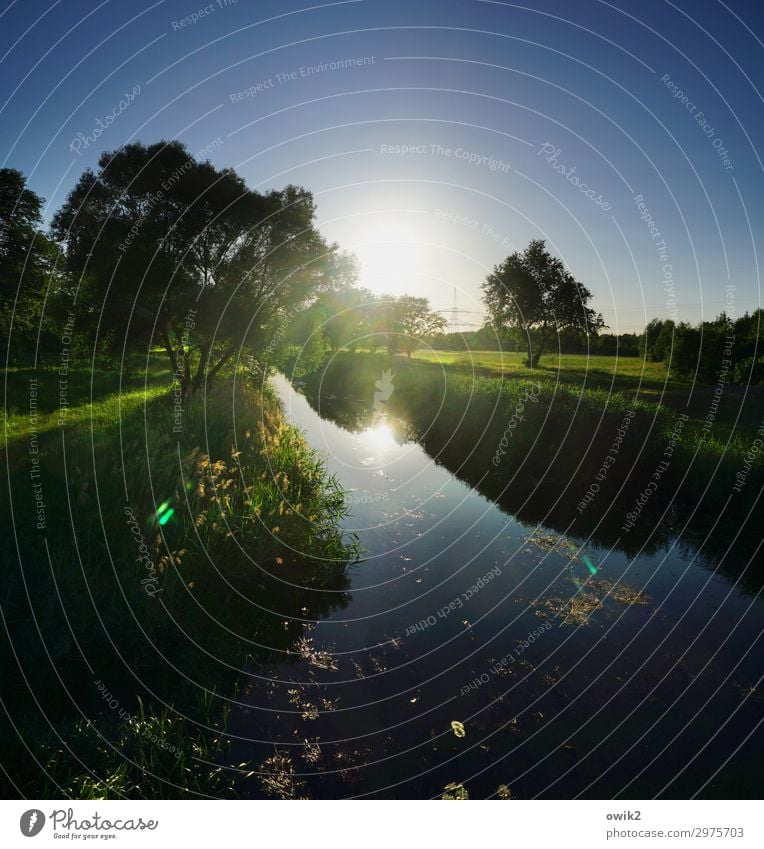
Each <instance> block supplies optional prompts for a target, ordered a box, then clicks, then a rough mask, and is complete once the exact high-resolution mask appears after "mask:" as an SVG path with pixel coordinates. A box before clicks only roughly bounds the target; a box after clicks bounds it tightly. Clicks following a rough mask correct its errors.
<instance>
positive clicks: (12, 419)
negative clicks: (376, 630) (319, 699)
mask: <svg viewBox="0 0 764 849" xmlns="http://www.w3.org/2000/svg"><path fill="white" fill-rule="evenodd" d="M72 374H73V373H72V372H71V371H70V383H69V386H68V388H69V390H70V394H69V398H68V400H69V403H70V405H71V409H70V411H69V414H68V416H67V419H66V425H65V427H63V428H59V427H58V422H57V417H58V410H57V406H58V394H57V393H58V375H57V373H56V372H55V371H54V370H45V369H41V370H38V371H37V372H36V373H30V370H28V369H20V370H17V371H14V372H10V373H9V374H8V375H7V387H8V390H9V391H8V395H7V397H8V398H9V399H11V403H10V406H9V409H7V410H6V428H7V431H6V442H5V461H6V470H5V471H6V477H7V480H8V483H9V486H8V487H7V488H5V490H4V494H3V496H1V497H2V498H3V503H2V504H1V505H0V509H2V517H3V518H2V523H3V527H2V530H3V534H2V541H1V542H0V552H1V553H2V556H3V563H4V565H5V571H4V576H3V582H2V584H0V604H1V605H2V610H3V615H4V620H3V621H4V627H5V630H6V637H7V639H5V640H3V644H2V647H0V655H2V657H0V660H2V662H3V668H4V670H5V671H6V674H5V676H4V686H3V691H2V694H1V696H0V699H1V700H2V709H1V710H0V733H2V735H3V740H4V746H3V756H2V767H3V771H4V776H3V779H0V783H1V784H3V789H5V790H6V794H7V795H10V796H19V795H24V796H30V797H37V798H45V797H56V796H61V795H62V794H63V795H68V796H71V797H74V798H107V797H108V798H120V797H134V796H136V797H137V796H145V797H147V798H177V797H184V796H189V795H191V796H193V795H212V796H221V795H228V796H232V795H236V794H237V793H238V792H239V789H238V788H239V785H240V783H241V782H242V781H243V782H246V781H247V769H246V768H245V766H244V765H242V766H241V767H238V766H236V765H231V764H229V763H227V761H226V758H227V757H228V754H227V743H226V735H225V724H226V716H227V712H228V709H229V707H230V704H231V700H232V699H233V698H235V694H236V687H237V681H238V678H239V676H240V675H241V674H242V672H243V670H245V669H246V668H247V666H248V665H250V664H251V663H253V662H256V661H258V660H262V659H264V658H266V657H273V656H278V657H280V658H282V659H286V660H288V659H289V658H290V657H292V658H295V659H296V658H298V657H299V648H298V641H299V639H300V638H301V637H302V636H303V630H302V627H301V620H302V619H303V618H304V616H305V615H306V614H305V613H304V612H303V611H310V613H309V615H310V616H316V617H318V616H321V615H324V614H326V613H327V612H328V611H329V610H331V609H332V607H334V606H336V605H340V604H343V603H345V601H346V596H345V595H344V593H345V590H346V588H347V577H346V575H345V568H346V564H347V563H348V562H349V561H350V560H352V559H353V558H354V557H355V554H356V550H355V547H354V544H353V541H352V540H348V539H346V538H345V537H344V536H343V534H342V533H341V532H340V531H339V530H338V522H339V520H340V518H341V517H342V516H343V515H344V512H345V509H346V507H345V494H344V493H343V492H342V490H341V489H340V487H339V486H338V484H337V482H336V481H335V480H334V479H333V478H331V477H330V476H329V475H327V473H326V469H325V467H324V465H323V462H322V461H321V460H320V459H319V458H318V456H317V455H316V454H315V453H314V452H312V451H311V450H310V449H309V448H308V446H307V445H306V443H305V442H304V440H303V438H302V436H301V435H300V433H299V432H298V431H296V430H295V429H294V428H292V427H290V426H288V425H287V424H285V422H284V420H283V411H282V409H281V406H280V403H279V402H278V400H277V399H276V397H275V396H274V395H273V394H272V393H271V392H270V391H269V390H268V389H267V388H266V389H260V388H257V387H255V386H253V385H249V384H247V383H246V382H245V381H243V380H242V379H237V380H233V379H221V380H219V381H218V382H216V383H214V384H213V385H212V386H211V387H210V389H209V390H208V391H207V392H205V393H203V394H202V393H200V394H198V395H196V396H194V397H193V398H191V399H187V400H186V401H184V402H183V411H182V418H181V427H180V429H179V430H176V427H177V421H178V420H177V419H176V415H175V410H174V407H173V396H172V394H171V393H170V391H169V383H168V380H167V378H168V375H167V373H166V371H163V370H162V368H161V367H160V366H159V365H158V364H157V368H156V369H155V370H152V371H151V372H150V374H149V377H148V387H147V388H146V389H142V388H138V386H140V384H141V383H142V381H141V380H138V379H133V380H130V381H126V382H123V383H122V391H120V380H119V375H118V374H114V373H112V374H109V375H107V376H106V377H105V376H104V374H103V373H99V374H97V375H96V378H95V381H94V382H93V386H97V392H95V391H93V400H92V401H91V391H92V390H91V385H90V382H89V381H87V380H86V379H85V376H84V373H81V377H82V379H79V378H74V379H72ZM35 377H36V378H37V386H38V398H37V402H38V416H37V421H36V422H35V423H34V426H33V427H31V428H30V422H29V411H28V404H29V380H30V378H35ZM136 384H137V385H136ZM96 396H97V397H96ZM75 401H77V402H79V403H77V404H75V403H74V402H75ZM33 471H34V472H36V477H31V475H30V473H31V472H33ZM35 487H37V489H36V488H35ZM38 492H39V493H40V494H41V495H40V498H39V499H38V498H37V493H38ZM6 502H7V503H6ZM40 502H42V504H43V507H42V512H40V511H39V509H38V508H39V505H40ZM41 518H42V523H41V522H40V519H41ZM41 525H42V526H41ZM271 611H273V612H271ZM285 621H286V622H287V626H286V627H285V625H284V622H285ZM104 693H108V696H109V698H108V699H106V698H104ZM2 774H3V773H0V775H2Z"/></svg>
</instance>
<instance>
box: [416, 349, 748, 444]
mask: <svg viewBox="0 0 764 849" xmlns="http://www.w3.org/2000/svg"><path fill="white" fill-rule="evenodd" d="M525 357H526V355H525V354H523V353H520V352H514V351H512V352H502V351H437V350H432V349H424V348H423V349H420V350H418V351H416V352H415V353H414V355H413V357H412V359H413V360H415V361H418V362H422V363H429V364H435V365H440V366H444V367H448V368H449V369H450V370H452V371H453V372H461V373H463V374H470V375H471V374H474V375H476V376H484V377H507V378H513V379H521V380H522V379H525V380H531V379H532V380H540V381H542V382H544V383H550V384H557V385H560V386H561V387H564V388H566V389H571V388H572V389H573V390H574V391H576V392H580V391H585V390H602V391H604V392H605V393H607V394H608V396H609V395H611V394H622V395H624V396H625V397H627V398H630V399H634V400H635V401H637V402H647V403H651V404H653V405H654V406H655V408H656V409H657V410H668V411H676V412H687V413H688V415H689V416H690V419H691V421H690V424H689V428H688V429H689V431H695V432H696V433H697V432H698V431H700V430H701V429H702V427H703V424H704V422H705V419H706V416H707V414H708V411H709V406H710V402H711V400H712V392H713V388H712V387H708V386H703V385H699V384H695V385H693V384H692V383H691V382H690V381H689V380H685V379H680V378H677V377H676V375H674V374H673V373H670V372H669V364H668V363H667V362H649V361H647V360H643V359H641V358H639V357H606V356H587V355H584V354H565V355H560V354H547V355H546V356H544V357H542V359H541V362H540V364H539V367H538V368H537V369H528V368H525V367H524V366H523V364H522V361H523V359H525ZM743 394H744V393H743V389H742V387H737V386H727V387H726V390H725V394H724V396H723V397H722V399H721V404H720V407H719V410H718V411H717V412H716V415H715V420H714V424H715V427H714V437H715V439H716V440H717V441H718V442H719V443H720V444H722V443H725V442H726V441H727V440H728V439H732V440H733V441H735V440H737V441H741V442H746V441H748V442H750V437H752V436H753V435H754V434H755V431H756V430H757V428H758V427H759V425H760V424H761V422H762V419H763V418H764V391H762V388H761V387H751V388H750V389H749V390H748V394H747V397H746V398H745V399H743Z"/></svg>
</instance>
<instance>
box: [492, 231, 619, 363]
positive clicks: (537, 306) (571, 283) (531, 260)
mask: <svg viewBox="0 0 764 849" xmlns="http://www.w3.org/2000/svg"><path fill="white" fill-rule="evenodd" d="M591 299H592V293H591V292H590V291H589V290H588V289H587V288H586V287H585V286H584V285H583V284H582V283H579V281H578V280H576V279H575V278H574V277H573V275H572V274H570V272H568V271H567V270H566V269H565V266H564V265H563V263H562V261H561V260H559V259H557V257H554V256H552V255H551V254H550V253H549V251H547V249H546V246H545V244H544V242H543V241H542V240H540V239H534V240H533V241H531V242H530V243H529V245H528V247H527V248H526V249H525V250H524V251H522V253H520V252H517V251H516V252H515V253H513V254H511V255H510V256H508V257H507V258H506V259H505V260H504V262H503V263H501V264H500V265H497V266H496V267H495V268H494V270H493V272H492V273H491V274H489V275H488V277H486V279H485V281H484V282H483V300H484V301H485V305H486V308H487V310H488V314H489V315H490V317H491V320H492V321H493V323H494V324H495V325H496V326H497V327H515V328H517V329H518V330H520V331H522V333H523V335H524V337H525V338H526V341H527V347H528V360H527V365H528V367H529V368H535V367H536V366H537V365H538V361H539V358H540V357H541V355H542V354H543V353H544V351H545V350H546V348H547V346H548V344H549V342H550V340H551V339H552V338H553V337H554V336H555V335H556V334H559V333H563V332H566V331H578V332H581V333H586V334H591V335H596V334H597V333H598V332H599V330H600V329H602V328H603V327H604V326H605V322H604V321H603V319H602V316H601V315H600V314H599V313H597V312H595V311H594V310H593V309H592V308H591V307H590V306H589V302H590V301H591Z"/></svg>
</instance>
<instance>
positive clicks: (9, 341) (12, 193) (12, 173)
mask: <svg viewBox="0 0 764 849" xmlns="http://www.w3.org/2000/svg"><path fill="white" fill-rule="evenodd" d="M42 204H43V201H42V198H40V197H38V196H37V195H36V194H35V193H34V192H33V191H31V190H30V189H28V188H27V185H26V180H25V179H24V176H23V175H22V174H21V173H20V172H19V171H16V170H15V169H13V168H0V327H2V330H1V331H0V333H1V334H2V335H3V337H4V338H3V339H2V342H3V349H4V352H6V351H7V353H8V355H9V357H10V359H11V360H13V361H17V360H19V359H22V358H26V359H29V360H31V359H34V356H35V351H36V350H37V346H38V340H39V341H41V342H42V343H43V344H44V343H45V342H46V341H47V342H50V338H47V339H46V336H47V337H50V336H51V335H52V330H51V327H50V322H49V321H48V320H47V319H46V318H45V317H44V315H43V309H44V305H45V300H46V293H47V291H48V288H49V285H50V284H51V283H52V284H53V287H52V288H53V289H54V290H56V289H57V287H58V284H59V281H58V276H57V274H56V262H57V260H58V253H59V252H58V248H57V246H56V245H55V244H54V243H53V242H51V241H50V240H49V239H48V238H47V236H45V234H44V233H43V232H42V231H41V229H40V227H41V224H42ZM38 353H39V351H38Z"/></svg>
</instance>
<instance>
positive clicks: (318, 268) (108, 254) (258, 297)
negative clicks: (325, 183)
mask: <svg viewBox="0 0 764 849" xmlns="http://www.w3.org/2000/svg"><path fill="white" fill-rule="evenodd" d="M53 232H54V234H55V236H56V238H58V239H59V240H60V241H62V242H63V243H64V244H65V245H66V250H67V259H68V265H69V268H70V270H71V271H72V272H73V273H74V274H75V275H76V278H77V284H78V285H77V303H78V305H79V306H80V310H79V314H81V312H82V309H84V310H85V311H86V314H88V315H90V317H91V318H92V319H93V321H94V322H97V325H98V332H99V339H100V340H101V343H102V344H105V345H107V346H111V348H112V349H113V350H114V351H119V350H122V349H123V347H129V348H135V347H137V346H144V347H145V346H146V345H147V344H159V345H161V346H162V347H163V348H164V350H165V351H166V352H167V355H168V357H169V359H170V363H171V366H172V369H173V372H174V374H176V376H177V377H178V380H179V381H180V382H181V384H182V386H183V391H184V392H185V391H187V390H188V389H189V388H195V387H198V386H199V385H200V384H201V383H202V382H203V381H204V380H205V379H209V378H210V377H212V376H214V374H216V373H217V372H218V371H219V370H220V369H221V368H222V367H223V366H224V365H225V364H226V363H228V362H229V361H230V360H231V359H232V358H233V357H234V356H236V355H237V354H238V352H239V351H240V350H242V349H244V350H245V351H246V353H248V354H249V353H252V354H254V355H255V356H257V354H258V352H260V351H262V350H263V349H264V348H265V347H266V346H267V343H268V337H269V333H270V332H272V329H273V327H274V326H275V325H276V324H278V322H279V321H281V320H283V319H284V316H289V315H290V314H293V313H294V311H295V310H297V309H298V308H299V307H300V306H302V305H303V304H305V303H306V302H307V301H308V300H309V299H311V298H313V297H315V296H316V295H317V294H318V293H319V292H321V291H324V290H326V289H329V288H331V286H332V285H333V281H334V280H335V277H336V275H337V274H338V273H339V271H340V268H341V266H342V261H341V258H340V257H338V255H337V249H336V246H334V245H327V244H326V242H325V241H324V240H323V238H322V237H321V235H320V234H319V232H318V230H317V229H316V226H315V204H314V202H313V197H312V195H311V194H310V193H309V192H308V191H306V190H304V189H301V188H299V187H296V186H287V187H286V188H285V189H283V190H281V191H272V192H269V193H267V194H259V193H257V192H254V191H252V190H250V189H248V188H247V186H246V185H245V183H244V181H243V180H242V179H241V177H239V176H238V175H237V174H236V173H235V172H234V171H232V170H230V169H224V170H218V169H216V168H215V167H214V166H213V165H212V164H211V163H209V162H199V161H197V160H196V159H194V157H193V156H191V155H190V154H189V152H188V151H187V150H186V148H185V147H184V146H183V145H182V144H180V143H179V142H158V143H156V144H153V145H150V146H148V147H146V146H144V145H142V144H131V145H128V146H126V147H124V148H121V149H120V150H119V151H115V152H112V153H104V154H103V155H102V156H101V158H100V160H99V168H98V173H97V174H96V173H93V172H92V171H90V170H88V171H85V172H84V174H83V175H82V176H81V178H80V180H79V182H78V183H77V185H76V186H75V187H74V189H73V190H72V192H71V193H70V195H69V197H68V199H67V201H66V203H65V205H64V206H63V207H62V209H61V210H60V211H59V212H58V213H57V214H56V216H55V218H54V221H53Z"/></svg>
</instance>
